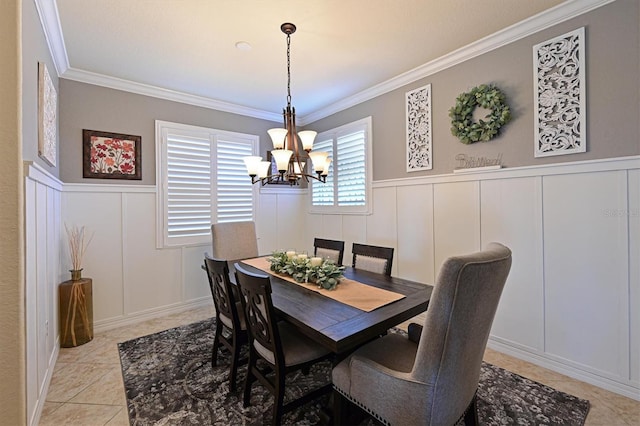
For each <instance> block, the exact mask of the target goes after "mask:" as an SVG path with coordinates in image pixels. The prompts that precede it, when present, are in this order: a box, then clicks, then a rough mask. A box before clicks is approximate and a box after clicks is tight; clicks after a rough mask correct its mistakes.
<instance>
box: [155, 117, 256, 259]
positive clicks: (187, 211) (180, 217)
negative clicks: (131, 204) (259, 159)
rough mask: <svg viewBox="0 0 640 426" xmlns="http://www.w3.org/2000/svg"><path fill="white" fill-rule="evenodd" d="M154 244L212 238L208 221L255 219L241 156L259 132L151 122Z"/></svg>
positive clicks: (252, 151) (250, 152) (252, 193)
mask: <svg viewBox="0 0 640 426" xmlns="http://www.w3.org/2000/svg"><path fill="white" fill-rule="evenodd" d="M156 146H157V147H158V148H157V150H158V154H159V155H158V156H157V165H156V170H157V175H156V181H157V186H158V194H157V212H158V220H157V223H158V231H157V234H158V235H157V237H158V238H157V241H158V247H171V246H182V245H189V244H203V243H210V242H211V224H212V223H218V222H235V221H243V220H247V221H248V220H253V219H254V205H255V189H254V185H252V184H251V179H249V177H248V175H247V171H246V168H245V165H244V161H243V160H242V158H243V157H245V156H248V155H255V153H256V152H257V151H258V136H254V135H246V134H242V133H234V132H226V131H222V130H215V129H207V128H203V127H196V126H188V125H183V124H176V123H169V122H165V121H156Z"/></svg>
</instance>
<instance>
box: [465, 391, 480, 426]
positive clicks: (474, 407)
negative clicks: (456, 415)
mask: <svg viewBox="0 0 640 426" xmlns="http://www.w3.org/2000/svg"><path fill="white" fill-rule="evenodd" d="M464 424H465V426H476V425H477V424H478V398H477V396H476V395H473V399H472V400H471V404H469V408H467V412H466V413H465V414H464Z"/></svg>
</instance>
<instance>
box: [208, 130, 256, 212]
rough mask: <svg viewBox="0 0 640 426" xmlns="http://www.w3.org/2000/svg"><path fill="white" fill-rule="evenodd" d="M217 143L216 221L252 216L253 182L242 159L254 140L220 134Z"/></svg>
mask: <svg viewBox="0 0 640 426" xmlns="http://www.w3.org/2000/svg"><path fill="white" fill-rule="evenodd" d="M216 145H217V151H216V193H217V194H216V195H217V196H216V216H217V220H216V222H217V223H219V222H239V221H248V220H253V185H252V184H251V179H250V178H249V177H248V175H247V168H246V167H245V165H244V161H243V160H242V158H243V157H247V156H249V155H253V144H252V143H251V141H236V142H233V141H229V140H226V139H221V138H219V139H218V141H217V144H216Z"/></svg>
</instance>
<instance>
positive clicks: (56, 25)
mask: <svg viewBox="0 0 640 426" xmlns="http://www.w3.org/2000/svg"><path fill="white" fill-rule="evenodd" d="M33 2H34V4H35V6H36V11H37V12H38V17H39V18H40V25H42V29H43V30H44V37H45V39H46V40H47V45H48V46H49V52H50V53H51V56H52V58H53V64H54V65H55V68H56V73H57V74H58V77H60V76H61V75H62V74H64V73H65V72H66V71H67V69H69V58H68V57H67V49H66V47H65V46H64V37H62V27H61V26H60V16H59V15H58V6H57V4H56V2H55V1H52V0H33Z"/></svg>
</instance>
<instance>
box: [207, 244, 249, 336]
mask: <svg viewBox="0 0 640 426" xmlns="http://www.w3.org/2000/svg"><path fill="white" fill-rule="evenodd" d="M204 266H205V269H206V271H207V277H208V278H209V288H210V289H211V295H212V296H213V304H214V305H215V307H216V318H217V319H218V320H219V321H221V322H222V323H223V324H224V325H225V326H227V327H228V328H230V329H238V330H239V329H241V325H240V324H241V322H240V315H241V314H240V313H239V312H238V309H237V305H236V300H235V298H234V296H233V288H232V285H233V284H231V281H230V280H229V266H228V265H227V261H226V260H220V259H214V258H212V257H210V256H209V255H208V254H207V253H205V255H204Z"/></svg>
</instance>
